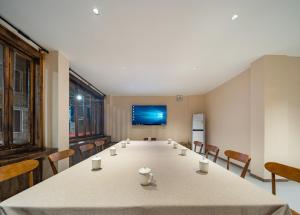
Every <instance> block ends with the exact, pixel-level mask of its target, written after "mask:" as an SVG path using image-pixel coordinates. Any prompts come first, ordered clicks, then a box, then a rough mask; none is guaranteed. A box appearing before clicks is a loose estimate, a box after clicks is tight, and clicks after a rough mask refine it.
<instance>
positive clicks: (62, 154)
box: [48, 149, 75, 175]
mask: <svg viewBox="0 0 300 215" xmlns="http://www.w3.org/2000/svg"><path fill="white" fill-rule="evenodd" d="M74 153H75V151H74V150H73V149H67V150H63V151H60V152H55V153H53V154H51V155H49V156H48V160H49V162H50V165H51V168H52V171H53V174H54V175H56V174H57V173H58V171H57V169H56V167H55V164H54V162H56V161H59V160H63V159H65V158H68V157H71V156H73V155H74Z"/></svg>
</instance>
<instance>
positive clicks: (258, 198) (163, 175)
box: [0, 141, 290, 215]
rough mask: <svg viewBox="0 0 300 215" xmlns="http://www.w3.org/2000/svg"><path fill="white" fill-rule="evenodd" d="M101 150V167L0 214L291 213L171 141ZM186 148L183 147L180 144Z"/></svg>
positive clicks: (30, 194) (23, 196)
mask: <svg viewBox="0 0 300 215" xmlns="http://www.w3.org/2000/svg"><path fill="white" fill-rule="evenodd" d="M115 147H116V148H117V155H116V156H111V155H110V153H109V149H106V150H104V151H102V152H100V153H99V154H98V155H100V156H101V158H102V167H103V168H102V169H101V170H98V171H92V170H91V167H92V161H91V158H89V159H87V160H85V161H83V162H81V163H79V164H77V165H75V166H73V167H71V168H69V169H67V170H65V171H63V172H61V173H59V174H58V175H55V176H53V177H51V178H49V179H47V180H45V181H44V182H41V183H39V184H37V185H35V186H33V187H31V188H29V189H27V190H25V191H23V192H21V193H19V194H17V195H15V196H13V197H11V198H9V199H7V200H6V201H4V202H2V203H0V214H1V212H2V213H3V214H8V215H10V214H12V215H14V214H47V215H48V214H51V215H52V214H53V215H54V214H55V215H57V214H64V215H69V214H72V215H73V214H74V215H77V214H89V215H90V214H91V215H93V214H106V215H107V214H108V215H127V214H128V215H139V214H143V215H144V214H146V215H148V214H149V215H150V214H155V215H160V214H170V215H171V214H172V215H182V214H189V215H193V214H197V215H199V214H213V215H218V214H228V215H234V214H247V215H250V214H255V215H259V214H274V215H275V214H276V215H283V214H286V215H287V214H290V212H289V207H288V205H287V204H286V203H285V202H283V201H282V200H280V199H279V198H278V197H276V196H273V195H272V194H270V193H268V192H266V191H264V190H262V189H260V188H258V187H256V186H255V185H253V184H251V183H249V182H248V181H246V180H245V179H242V178H240V177H239V176H237V175H235V174H233V173H231V172H229V171H227V170H226V169H224V168H222V167H221V166H219V165H217V164H215V163H213V162H210V163H209V172H208V173H207V174H204V173H201V172H200V171H198V168H199V160H200V155H199V154H197V153H195V152H193V151H191V150H188V151H187V155H186V156H182V155H179V150H178V149H173V148H172V145H171V144H167V141H149V142H148V141H131V143H130V144H128V145H127V147H126V148H121V144H120V143H118V144H116V145H115ZM179 148H183V146H179ZM145 166H146V167H149V168H151V169H152V172H153V174H154V183H153V185H151V186H141V185H140V181H139V180H140V177H139V174H138V170H139V168H141V167H145Z"/></svg>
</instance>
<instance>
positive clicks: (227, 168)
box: [227, 157, 230, 170]
mask: <svg viewBox="0 0 300 215" xmlns="http://www.w3.org/2000/svg"><path fill="white" fill-rule="evenodd" d="M229 159H230V158H229V157H228V158H227V169H228V170H229Z"/></svg>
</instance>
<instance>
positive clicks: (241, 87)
mask: <svg viewBox="0 0 300 215" xmlns="http://www.w3.org/2000/svg"><path fill="white" fill-rule="evenodd" d="M205 112H206V129H207V143H209V144H213V145H216V146H218V147H219V148H220V153H219V155H220V156H221V157H223V158H225V156H224V150H226V149H233V150H238V151H241V152H244V153H247V154H250V70H247V71H245V72H243V73H242V74H240V75H238V76H236V77H235V78H233V79H231V80H230V81H228V82H226V83H224V84H223V85H221V86H219V87H217V88H216V89H214V90H212V91H210V92H209V93H207V94H205Z"/></svg>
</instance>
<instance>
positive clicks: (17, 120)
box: [13, 110, 22, 132]
mask: <svg viewBox="0 0 300 215" xmlns="http://www.w3.org/2000/svg"><path fill="white" fill-rule="evenodd" d="M21 128H22V112H21V110H14V123H13V129H14V132H21Z"/></svg>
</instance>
